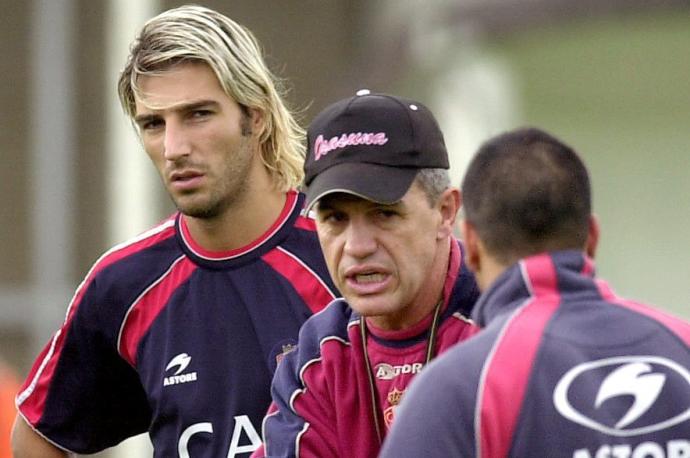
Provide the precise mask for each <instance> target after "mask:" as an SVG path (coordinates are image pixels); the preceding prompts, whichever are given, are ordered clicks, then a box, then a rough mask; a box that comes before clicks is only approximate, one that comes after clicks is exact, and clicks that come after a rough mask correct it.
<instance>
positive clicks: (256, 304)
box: [16, 191, 336, 458]
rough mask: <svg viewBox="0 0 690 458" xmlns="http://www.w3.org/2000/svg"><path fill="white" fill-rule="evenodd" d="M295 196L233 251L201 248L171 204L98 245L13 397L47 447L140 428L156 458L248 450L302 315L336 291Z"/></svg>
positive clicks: (97, 440)
mask: <svg viewBox="0 0 690 458" xmlns="http://www.w3.org/2000/svg"><path fill="white" fill-rule="evenodd" d="M303 201H304V196H303V195H301V194H299V193H297V192H296V191H291V192H289V193H288V194H287V199H286V203H285V206H284V208H283V210H282V212H281V214H280V216H279V217H278V218H277V220H276V221H275V222H274V224H273V225H272V226H271V227H270V228H269V229H268V230H267V231H266V233H265V234H263V235H262V236H261V237H259V238H258V239H257V240H255V241H254V242H253V243H251V244H249V245H247V246H245V247H243V248H241V249H237V250H232V251H227V252H209V251H207V250H204V249H203V248H201V247H200V246H199V245H198V244H197V243H196V242H195V241H194V240H193V239H192V238H191V236H190V233H189V231H188V229H187V227H186V225H185V223H184V218H182V217H181V216H180V215H179V214H177V215H175V216H174V217H172V218H170V219H169V220H167V221H165V222H163V223H162V224H160V225H159V226H157V227H155V228H153V229H151V230H149V231H148V232H146V233H144V234H142V235H141V236H139V237H137V238H135V239H133V240H130V241H128V242H126V243H123V244H121V245H118V246H116V247H114V248H113V249H111V250H110V251H108V252H107V253H105V254H104V255H103V256H102V257H101V258H100V259H99V260H98V261H97V262H96V263H95V265H94V266H93V267H92V268H91V270H90V271H89V273H88V274H87V276H86V278H85V279H84V281H83V283H82V284H81V285H80V286H79V288H78V289H77V291H76V293H75V295H74V298H73V299H72V301H71V303H70V305H69V308H68V311H67V316H66V319H65V322H64V324H63V325H62V327H61V328H60V329H59V330H58V331H57V333H56V334H55V335H54V337H53V338H52V340H51V341H50V342H49V343H48V345H47V346H46V347H45V349H44V350H43V352H42V353H41V354H40V355H39V357H38V359H37V360H36V362H35V364H34V366H33V368H32V369H31V371H30V373H29V375H28V378H27V379H26V382H25V383H24V386H23V387H22V390H21V391H20V393H19V394H18V396H17V400H16V403H17V406H18V408H19V412H20V414H21V415H22V416H23V417H24V418H25V419H26V421H27V422H28V423H29V424H30V425H31V426H32V427H33V428H35V430H36V431H37V432H38V433H39V434H41V435H42V436H44V437H45V438H46V439H47V440H49V441H50V442H52V443H54V444H55V445H57V446H58V447H60V448H62V449H65V450H68V451H72V452H77V453H93V452H96V451H99V450H102V449H104V448H107V447H110V446H113V445H115V444H117V443H119V442H120V441H122V440H124V439H126V438H127V437H130V436H133V435H136V434H139V433H142V432H146V431H148V432H149V435H150V437H151V440H152V442H153V446H154V454H155V456H156V457H172V456H182V457H189V456H192V457H214V458H215V457H219V456H223V457H225V456H228V457H235V456H237V457H240V456H242V457H246V456H249V454H250V453H251V452H252V451H253V450H254V449H256V448H257V447H258V446H259V444H260V442H261V440H260V437H259V433H258V431H259V428H260V425H261V420H262V419H263V416H264V414H265V413H266V410H267V409H268V406H269V404H270V400H271V397H270V382H271V378H272V376H273V372H274V370H275V367H276V365H277V359H278V358H279V357H280V356H281V355H282V353H283V352H284V351H285V350H286V349H288V348H292V346H294V344H295V343H296V339H297V334H298V331H299V328H300V326H301V324H302V323H303V322H304V321H305V320H306V319H307V318H308V317H309V316H310V315H311V314H312V313H314V312H316V311H319V310H321V309H322V308H323V307H325V306H326V305H327V304H328V303H329V302H331V301H332V300H333V298H334V297H335V291H336V290H335V287H334V286H333V284H332V283H331V280H330V278H329V276H328V272H327V269H326V266H325V262H324V260H323V255H322V253H321V249H320V246H319V243H318V239H317V237H316V233H315V224H314V221H313V220H312V219H309V218H306V217H303V216H301V215H300V211H301V209H302V206H303Z"/></svg>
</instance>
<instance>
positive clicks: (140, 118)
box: [134, 114, 160, 126]
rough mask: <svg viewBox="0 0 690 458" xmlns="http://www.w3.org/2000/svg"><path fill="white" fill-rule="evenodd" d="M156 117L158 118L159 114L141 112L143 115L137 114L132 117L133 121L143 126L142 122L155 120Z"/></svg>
mask: <svg viewBox="0 0 690 458" xmlns="http://www.w3.org/2000/svg"><path fill="white" fill-rule="evenodd" d="M157 119H160V115H157V114H143V115H137V116H135V117H134V122H135V123H136V124H137V125H139V126H143V125H144V124H146V123H148V122H151V121H155V120H157Z"/></svg>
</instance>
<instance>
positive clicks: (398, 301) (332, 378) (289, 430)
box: [254, 91, 478, 458]
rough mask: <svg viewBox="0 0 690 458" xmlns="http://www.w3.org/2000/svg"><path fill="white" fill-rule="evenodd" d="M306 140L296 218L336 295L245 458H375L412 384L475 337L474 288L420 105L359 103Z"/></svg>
mask: <svg viewBox="0 0 690 458" xmlns="http://www.w3.org/2000/svg"><path fill="white" fill-rule="evenodd" d="M308 141H309V154H308V157H307V160H306V163H305V182H306V186H307V190H306V194H307V204H306V208H307V210H310V209H313V210H314V211H315V214H316V226H317V233H318V236H319V241H320V243H321V248H322V250H323V252H324V255H325V258H326V263H327V265H328V269H329V272H330V274H331V276H332V278H333V280H334V281H335V283H336V285H337V287H338V288H339V290H340V291H341V293H342V295H343V296H344V297H343V298H341V299H336V300H335V301H333V302H332V303H331V304H330V305H329V306H328V307H327V308H326V309H325V310H324V311H322V312H321V313H319V314H317V315H314V316H313V317H312V318H311V319H309V320H308V321H307V322H306V323H305V325H304V326H303V327H302V329H301V331H300V336H299V341H298V346H297V349H296V350H295V351H293V352H291V353H289V354H288V355H286V356H285V358H284V359H283V361H282V362H281V364H280V365H279V368H278V370H277V373H276V376H275V378H274V381H273V386H272V396H273V401H274V405H273V406H272V409H271V411H270V412H269V414H268V416H267V417H266V419H265V420H264V427H263V433H264V445H265V450H260V451H259V452H257V453H255V455H254V456H263V454H264V453H265V455H266V456H271V457H276V456H281V457H288V456H297V455H299V456H300V457H303V458H304V457H320V458H324V457H342V456H347V457H372V456H376V454H377V453H378V451H379V449H380V446H381V443H382V441H383V438H384V436H385V434H386V432H387V430H388V428H389V427H390V425H391V422H392V421H393V418H394V411H395V408H396V405H397V404H398V403H399V402H400V400H401V398H402V397H403V396H404V394H405V391H406V389H407V386H408V384H409V383H410V381H411V380H412V378H413V377H414V376H415V375H416V374H417V373H419V372H420V371H421V370H422V368H423V367H424V366H425V365H426V364H427V363H429V361H430V360H431V359H432V358H434V356H435V355H437V354H439V353H441V352H443V351H445V350H446V349H447V348H449V347H451V346H452V345H453V344H455V343H457V342H459V341H462V340H465V339H467V338H468V337H470V336H472V335H473V334H474V333H475V332H476V329H477V328H476V327H475V326H474V325H473V324H472V323H471V322H470V320H468V319H467V318H466V317H467V315H468V314H469V312H470V311H471V309H472V306H473V304H474V302H475V300H476V299H477V296H478V288H477V286H476V284H475V281H474V277H473V275H472V274H471V273H470V271H469V270H468V269H467V267H466V265H465V262H464V254H463V248H462V246H461V244H460V243H459V241H458V240H456V239H455V238H454V237H453V225H454V221H455V217H456V214H457V211H458V208H459V206H460V193H459V191H458V189H457V188H453V187H451V186H450V179H449V175H448V167H449V163H448V154H447V151H446V147H445V144H444V140H443V135H442V133H441V130H440V129H439V126H438V123H437V122H436V120H435V118H434V116H433V115H432V113H431V112H430V111H429V110H428V109H427V108H426V107H425V106H424V105H422V104H421V103H418V102H415V101H412V100H407V99H404V98H401V97H396V96H392V95H385V94H370V93H368V92H366V91H365V92H360V93H359V94H358V95H357V96H355V97H352V98H348V99H344V100H341V101H339V102H336V103H334V104H333V105H331V106H329V107H327V108H326V109H325V110H324V111H322V112H321V113H320V114H319V115H317V117H316V118H315V119H314V121H313V122H312V124H311V126H310V128H309V132H308Z"/></svg>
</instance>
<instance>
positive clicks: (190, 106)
mask: <svg viewBox="0 0 690 458" xmlns="http://www.w3.org/2000/svg"><path fill="white" fill-rule="evenodd" d="M219 105H220V104H219V103H218V102H217V101H215V100H198V101H196V102H190V103H180V104H178V105H173V106H171V107H166V108H165V109H168V110H172V111H179V112H185V111H194V110H197V109H199V108H202V107H217V106H219ZM160 118H161V115H160V114H158V113H145V114H141V115H137V116H135V117H134V122H135V123H137V124H138V125H142V124H145V123H147V122H149V121H155V120H157V119H160Z"/></svg>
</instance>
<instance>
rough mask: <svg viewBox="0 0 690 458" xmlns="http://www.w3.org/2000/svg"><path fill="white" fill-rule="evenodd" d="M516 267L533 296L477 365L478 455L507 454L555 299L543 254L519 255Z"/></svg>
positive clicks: (550, 265)
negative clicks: (479, 373)
mask: <svg viewBox="0 0 690 458" xmlns="http://www.w3.org/2000/svg"><path fill="white" fill-rule="evenodd" d="M520 268H521V271H522V276H523V279H524V281H525V283H526V284H527V286H528V288H530V291H531V293H532V297H531V298H530V299H528V300H527V302H526V303H525V305H523V306H522V307H520V308H518V309H517V310H516V311H515V312H514V314H513V316H511V317H510V319H508V321H507V322H506V324H505V325H504V327H503V329H502V331H501V336H500V337H499V339H497V341H496V343H495V344H494V347H493V349H492V350H491V354H490V356H489V358H488V359H487V362H486V363H485V365H484V369H483V370H482V380H481V382H480V387H481V388H480V390H481V391H480V394H479V396H478V398H477V403H478V409H477V410H476V411H477V416H476V418H475V431H477V432H478V433H479V434H478V435H477V439H476V441H477V443H476V447H477V454H476V456H477V457H480V458H497V457H505V456H508V452H509V450H510V445H511V442H512V437H513V434H514V432H515V425H516V423H517V418H518V415H519V413H520V408H521V406H522V401H523V398H524V395H525V392H526V390H527V383H528V381H529V376H530V372H531V370H532V364H533V362H534V359H535V357H536V354H537V351H538V349H539V344H540V342H541V336H542V332H543V330H544V328H545V327H546V324H547V323H548V321H549V319H550V318H551V316H552V315H553V313H554V312H555V310H556V308H557V307H558V304H559V302H560V296H559V294H558V290H557V279H556V269H555V266H554V265H553V261H552V260H551V258H550V257H549V256H548V255H541V256H536V257H532V258H529V259H527V260H524V261H522V262H521V263H520ZM536 275H538V277H539V282H538V283H535V282H533V279H534V278H535V276H536ZM497 412H501V415H496V413H497ZM499 419H502V420H499Z"/></svg>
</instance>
